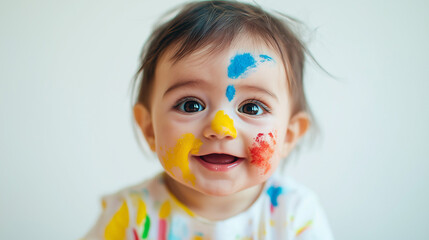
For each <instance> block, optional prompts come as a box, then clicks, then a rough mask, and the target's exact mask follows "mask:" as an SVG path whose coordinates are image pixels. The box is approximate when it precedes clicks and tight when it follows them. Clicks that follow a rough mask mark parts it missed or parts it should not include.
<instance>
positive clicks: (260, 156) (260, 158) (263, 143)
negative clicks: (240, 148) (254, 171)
mask: <svg viewBox="0 0 429 240" xmlns="http://www.w3.org/2000/svg"><path fill="white" fill-rule="evenodd" d="M275 145H276V139H275V137H274V134H273V133H272V132H270V133H268V134H264V133H259V134H258V136H256V138H255V142H254V143H253V144H252V147H250V148H249V151H250V154H251V156H252V160H251V161H250V163H252V164H255V165H256V166H257V167H259V168H261V169H263V170H264V174H266V173H267V172H268V171H269V170H270V169H271V163H270V159H271V157H272V156H273V154H274V149H275Z"/></svg>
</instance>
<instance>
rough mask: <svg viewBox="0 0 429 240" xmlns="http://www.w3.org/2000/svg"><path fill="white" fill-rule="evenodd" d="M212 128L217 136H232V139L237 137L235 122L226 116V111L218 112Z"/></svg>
mask: <svg viewBox="0 0 429 240" xmlns="http://www.w3.org/2000/svg"><path fill="white" fill-rule="evenodd" d="M211 127H212V129H213V131H215V132H216V133H217V134H222V135H224V136H225V135H230V136H231V137H232V138H236V137H237V130H235V127H234V121H233V120H232V119H231V118H230V117H229V116H228V115H226V114H225V112H224V111H222V110H221V111H218V112H217V113H216V115H215V117H214V118H213V120H212V124H211Z"/></svg>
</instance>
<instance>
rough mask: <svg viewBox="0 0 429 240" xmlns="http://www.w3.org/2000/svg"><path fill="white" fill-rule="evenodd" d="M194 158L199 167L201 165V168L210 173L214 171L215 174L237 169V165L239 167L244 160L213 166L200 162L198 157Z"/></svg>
mask: <svg viewBox="0 0 429 240" xmlns="http://www.w3.org/2000/svg"><path fill="white" fill-rule="evenodd" d="M195 158H196V159H197V161H198V162H199V163H200V164H201V165H203V167H205V168H207V169H208V170H210V171H215V172H226V171H229V170H231V169H233V168H235V167H237V166H238V165H240V163H241V162H243V160H244V159H242V158H239V159H237V160H236V161H235V162H232V163H228V164H213V163H208V162H206V161H204V160H202V159H201V158H200V157H195Z"/></svg>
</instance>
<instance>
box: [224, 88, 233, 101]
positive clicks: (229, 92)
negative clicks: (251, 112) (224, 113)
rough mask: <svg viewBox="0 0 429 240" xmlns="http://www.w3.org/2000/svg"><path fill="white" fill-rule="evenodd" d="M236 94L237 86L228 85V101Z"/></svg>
mask: <svg viewBox="0 0 429 240" xmlns="http://www.w3.org/2000/svg"><path fill="white" fill-rule="evenodd" d="M234 96H235V88H234V86H233V85H228V87H226V97H227V98H228V101H230V102H231V101H232V99H233V98H234Z"/></svg>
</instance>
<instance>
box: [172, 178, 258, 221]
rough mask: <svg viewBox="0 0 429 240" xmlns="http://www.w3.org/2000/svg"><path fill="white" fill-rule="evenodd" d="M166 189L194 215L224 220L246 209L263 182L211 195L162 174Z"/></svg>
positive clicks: (252, 201)
mask: <svg viewBox="0 0 429 240" xmlns="http://www.w3.org/2000/svg"><path fill="white" fill-rule="evenodd" d="M164 180H165V183H166V185H167V188H168V190H169V191H170V193H171V194H173V195H174V196H175V197H176V198H177V199H178V200H179V201H180V202H181V203H183V204H184V205H185V206H186V207H188V208H189V209H190V210H191V211H192V212H194V213H195V214H196V215H198V216H200V217H203V218H206V219H209V220H213V221H215V220H224V219H227V218H230V217H232V216H235V215H237V214H239V213H241V212H243V211H245V210H246V209H248V208H249V207H250V206H251V205H252V204H253V203H254V202H255V201H256V199H257V198H258V196H259V194H260V193H261V191H262V188H263V184H259V185H256V186H253V187H251V188H247V189H245V190H242V191H240V192H237V193H234V194H231V195H228V196H211V195H206V194H204V193H201V192H198V191H196V190H194V189H192V188H189V187H187V186H185V185H183V184H181V183H179V182H177V181H176V180H174V179H172V178H171V177H170V176H169V175H168V174H164Z"/></svg>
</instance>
